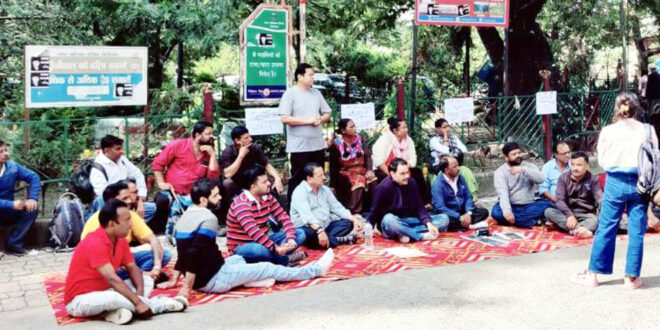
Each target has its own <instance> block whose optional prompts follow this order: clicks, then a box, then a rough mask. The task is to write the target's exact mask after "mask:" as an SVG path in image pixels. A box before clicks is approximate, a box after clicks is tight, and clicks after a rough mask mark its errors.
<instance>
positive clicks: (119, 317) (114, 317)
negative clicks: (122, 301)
mask: <svg viewBox="0 0 660 330" xmlns="http://www.w3.org/2000/svg"><path fill="white" fill-rule="evenodd" d="M104 319H105V320H106V321H108V322H112V323H114V324H126V323H128V322H131V320H132V319H133V312H131V311H130V310H129V309H127V308H117V309H115V310H113V311H109V312H107V313H105V317H104Z"/></svg>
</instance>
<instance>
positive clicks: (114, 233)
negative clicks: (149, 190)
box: [64, 199, 188, 324]
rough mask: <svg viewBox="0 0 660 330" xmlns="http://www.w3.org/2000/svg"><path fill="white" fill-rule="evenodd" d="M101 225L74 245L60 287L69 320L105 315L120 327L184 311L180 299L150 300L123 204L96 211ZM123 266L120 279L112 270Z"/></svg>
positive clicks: (114, 203)
mask: <svg viewBox="0 0 660 330" xmlns="http://www.w3.org/2000/svg"><path fill="white" fill-rule="evenodd" d="M98 219H99V220H98V221H99V223H100V226H99V228H98V229H96V230H95V231H94V232H92V233H90V234H89V235H87V237H85V239H84V240H82V242H80V244H79V245H78V247H76V250H75V252H74V253H73V257H72V259H71V265H70V266H69V273H68V275H67V278H66V285H65V289H64V303H65V304H66V311H67V312H68V313H69V315H71V316H73V317H88V316H94V315H100V314H105V320H106V321H110V322H114V323H118V324H125V323H128V322H129V321H130V320H131V319H132V318H133V313H135V314H137V316H138V317H140V318H147V317H150V316H151V315H153V314H159V313H165V312H180V311H182V310H184V309H186V307H188V300H187V299H186V298H185V297H175V298H166V297H155V298H149V295H150V294H151V290H152V289H153V286H154V282H153V280H152V279H151V278H150V277H149V276H143V275H142V272H141V271H140V268H139V267H138V266H137V265H136V264H135V260H134V259H133V255H132V254H131V251H130V249H129V247H128V242H127V241H126V238H125V237H126V235H128V233H129V231H130V230H131V213H130V211H129V210H128V206H127V205H126V203H124V202H122V201H120V200H117V199H111V200H108V201H106V204H105V205H104V206H103V208H102V209H101V211H99V215H98ZM120 266H122V267H124V268H125V269H126V271H127V272H128V274H129V275H130V279H129V280H126V281H123V280H122V279H121V278H119V276H118V275H117V268H119V267H120Z"/></svg>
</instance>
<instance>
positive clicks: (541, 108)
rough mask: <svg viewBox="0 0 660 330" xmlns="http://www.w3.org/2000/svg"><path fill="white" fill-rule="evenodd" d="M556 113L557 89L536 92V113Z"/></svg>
mask: <svg viewBox="0 0 660 330" xmlns="http://www.w3.org/2000/svg"><path fill="white" fill-rule="evenodd" d="M553 113H557V91H551V92H538V93H536V114H537V115H551V114H553Z"/></svg>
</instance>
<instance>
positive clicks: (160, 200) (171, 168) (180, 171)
mask: <svg viewBox="0 0 660 330" xmlns="http://www.w3.org/2000/svg"><path fill="white" fill-rule="evenodd" d="M151 168H152V170H153V171H154V177H155V178H156V184H157V185H158V189H160V190H161V192H159V193H158V194H157V195H156V205H157V211H156V218H157V219H158V220H159V222H160V223H158V224H157V226H156V224H154V225H153V226H152V228H156V230H155V231H157V232H160V231H162V229H163V228H164V226H165V222H166V221H167V218H168V217H169V213H170V205H171V202H172V198H173V197H172V196H171V194H169V193H168V192H175V193H176V194H177V195H179V198H180V199H181V201H182V202H183V203H184V204H186V205H190V204H191V202H190V196H189V195H188V194H190V189H191V188H192V185H193V183H194V182H195V180H197V179H199V178H203V177H207V178H209V179H219V177H220V167H219V165H218V158H217V157H216V155H215V146H214V140H213V125H211V123H209V122H205V121H200V122H197V123H196V124H195V126H193V129H192V137H190V138H187V139H179V140H174V141H172V142H170V143H169V144H168V145H167V146H166V147H165V148H164V149H163V151H162V152H161V153H160V154H158V156H156V158H154V161H153V164H152V167H151ZM163 173H164V174H163Z"/></svg>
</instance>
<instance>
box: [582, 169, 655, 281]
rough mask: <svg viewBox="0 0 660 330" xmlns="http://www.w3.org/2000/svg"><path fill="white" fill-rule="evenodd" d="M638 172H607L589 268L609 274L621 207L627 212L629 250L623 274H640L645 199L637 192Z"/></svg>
mask: <svg viewBox="0 0 660 330" xmlns="http://www.w3.org/2000/svg"><path fill="white" fill-rule="evenodd" d="M636 185H637V174H623V173H608V174H607V181H606V183H605V191H604V192H603V202H602V203H601V206H600V215H599V219H598V229H597V230H596V235H594V244H593V247H592V248H591V261H590V262H589V271H591V272H594V273H597V274H612V263H613V262H614V247H615V243H616V234H617V231H618V230H619V221H621V214H622V213H623V211H624V210H627V212H628V252H627V254H626V270H625V274H626V276H630V277H639V275H640V272H641V269H642V257H643V255H644V233H645V232H646V221H647V217H646V208H647V206H648V203H647V202H645V201H644V200H643V199H642V197H641V196H640V195H639V194H638V193H637V190H636Z"/></svg>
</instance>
